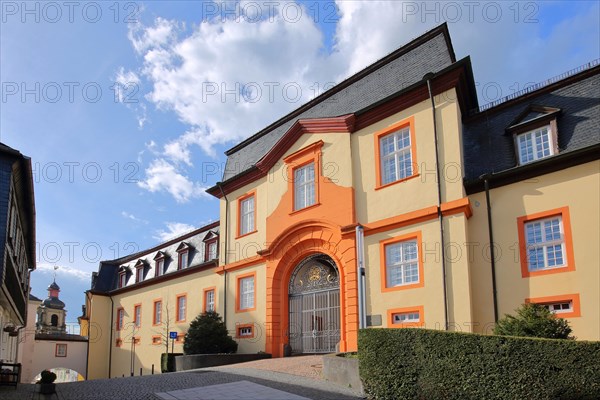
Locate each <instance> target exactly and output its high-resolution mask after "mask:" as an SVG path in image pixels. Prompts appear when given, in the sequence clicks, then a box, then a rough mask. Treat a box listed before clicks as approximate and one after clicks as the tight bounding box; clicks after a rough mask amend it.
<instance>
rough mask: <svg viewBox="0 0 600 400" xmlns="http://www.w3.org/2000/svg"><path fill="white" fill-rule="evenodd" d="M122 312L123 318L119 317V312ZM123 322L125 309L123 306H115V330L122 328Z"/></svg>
mask: <svg viewBox="0 0 600 400" xmlns="http://www.w3.org/2000/svg"><path fill="white" fill-rule="evenodd" d="M120 313H123V318H120V317H119V314H120ZM124 322H125V309H124V308H123V307H119V308H117V320H116V321H115V325H116V327H115V328H116V330H117V331H120V330H121V329H123V325H124Z"/></svg>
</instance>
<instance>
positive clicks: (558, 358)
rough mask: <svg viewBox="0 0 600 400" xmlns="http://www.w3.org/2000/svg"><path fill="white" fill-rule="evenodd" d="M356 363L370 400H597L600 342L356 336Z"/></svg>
mask: <svg viewBox="0 0 600 400" xmlns="http://www.w3.org/2000/svg"><path fill="white" fill-rule="evenodd" d="M358 358H359V367H360V376H361V379H362V381H363V384H364V387H365V392H366V394H367V396H368V397H369V398H370V399H394V400H396V399H423V400H425V399H426V400H432V399H445V400H465V399H486V400H524V399H535V400H559V399H560V400H575V399H581V400H583V399H585V400H592V399H599V398H600V342H584V341H574V340H553V339H539V338H522V337H510V336H491V335H478V334H470V333H457V332H444V331H434V330H426V329H363V330H361V331H360V332H359V336H358Z"/></svg>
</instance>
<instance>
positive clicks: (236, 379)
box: [0, 365, 361, 400]
mask: <svg viewBox="0 0 600 400" xmlns="http://www.w3.org/2000/svg"><path fill="white" fill-rule="evenodd" d="M34 386H35V385H19V388H18V389H17V390H16V391H15V390H14V389H12V388H0V399H2V400H28V399H53V400H54V399H57V400H99V399H107V400H109V399H110V400H138V399H139V400H142V399H148V400H160V399H169V400H173V399H186V400H196V399H202V400H204V399H207V400H208V399H211V400H212V399H227V400H229V399H232V400H234V399H249V398H256V399H262V398H265V399H273V400H278V399H281V400H284V399H289V400H292V399H301V398H306V399H336V400H337V399H339V400H356V399H360V398H361V396H360V395H358V394H357V393H355V392H353V391H351V390H350V389H348V388H343V387H341V386H338V385H335V384H333V383H330V382H327V381H324V380H322V379H319V378H315V377H305V376H299V375H291V374H287V373H282V372H277V371H270V370H260V369H256V368H248V367H243V366H240V365H238V366H236V367H216V368H206V369H201V370H194V371H188V372H178V373H171V374H164V375H153V376H136V377H130V378H115V379H101V380H93V381H85V382H75V383H62V384H58V385H57V393H56V395H54V396H52V397H44V396H40V395H38V394H36V393H34ZM194 388H200V389H194ZM186 389H190V390H186ZM294 395H295V396H294ZM169 396H171V397H169Z"/></svg>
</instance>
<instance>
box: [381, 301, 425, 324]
mask: <svg viewBox="0 0 600 400" xmlns="http://www.w3.org/2000/svg"><path fill="white" fill-rule="evenodd" d="M416 312H417V313H419V322H402V323H399V324H395V323H394V314H411V313H416ZM387 325H388V328H410V327H413V328H415V327H422V326H425V311H424V307H423V306H413V307H403V308H393V309H390V310H387Z"/></svg>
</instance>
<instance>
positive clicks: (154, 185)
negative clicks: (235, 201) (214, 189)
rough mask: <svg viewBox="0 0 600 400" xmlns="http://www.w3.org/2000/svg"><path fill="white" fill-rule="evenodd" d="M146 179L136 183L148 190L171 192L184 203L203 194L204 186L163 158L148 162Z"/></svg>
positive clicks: (178, 200) (179, 201) (177, 199)
mask: <svg viewBox="0 0 600 400" xmlns="http://www.w3.org/2000/svg"><path fill="white" fill-rule="evenodd" d="M145 173H146V179H145V180H143V181H140V182H138V185H139V186H140V187H141V188H143V189H146V190H148V191H149V192H152V193H155V192H167V193H169V194H171V195H172V196H173V197H174V198H175V200H176V201H177V202H178V203H185V202H188V201H189V200H191V199H193V198H198V197H201V196H203V195H205V190H206V188H204V187H202V186H201V185H200V184H198V183H196V182H192V181H191V180H190V179H188V178H187V177H186V176H184V175H183V174H182V173H180V172H179V171H178V169H177V167H176V166H174V165H173V164H171V163H169V162H168V161H166V160H165V159H162V158H158V159H155V160H153V161H152V162H151V163H150V166H149V167H148V168H147V169H146V171H145Z"/></svg>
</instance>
